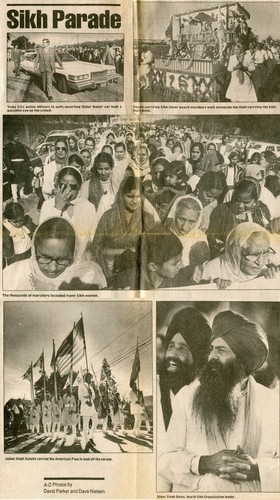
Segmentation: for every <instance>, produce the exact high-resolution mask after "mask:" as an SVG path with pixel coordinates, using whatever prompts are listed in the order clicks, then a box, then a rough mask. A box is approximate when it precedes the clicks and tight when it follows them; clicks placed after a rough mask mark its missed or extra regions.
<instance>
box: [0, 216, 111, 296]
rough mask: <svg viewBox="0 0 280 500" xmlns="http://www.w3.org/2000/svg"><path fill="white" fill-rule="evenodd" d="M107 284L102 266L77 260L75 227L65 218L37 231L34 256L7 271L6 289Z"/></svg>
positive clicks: (43, 226) (51, 222) (60, 218)
mask: <svg viewBox="0 0 280 500" xmlns="http://www.w3.org/2000/svg"><path fill="white" fill-rule="evenodd" d="M105 287H106V280H105V277H104V274H103V272H102V270H101V268H100V267H99V266H98V265H97V264H95V263H94V262H84V261H83V262H81V261H79V262H77V259H76V236H75V231H74V229H73V226H72V225H71V223H70V222H68V221H67V220H65V219H64V218H62V217H52V218H50V219H47V220H45V221H44V222H43V223H42V224H41V225H40V226H39V227H38V228H37V230H36V232H35V234H34V238H33V242H32V249H31V257H30V259H26V260H22V261H19V262H15V263H14V264H12V265H11V266H8V267H6V268H5V269H4V271H3V289H4V290H45V291H46V290H65V289H69V290H71V289H72V290H75V289H79V290H83V289H99V288H105Z"/></svg>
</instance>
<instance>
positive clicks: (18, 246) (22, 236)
mask: <svg viewBox="0 0 280 500" xmlns="http://www.w3.org/2000/svg"><path fill="white" fill-rule="evenodd" d="M35 229H36V225H35V224H34V222H33V221H32V219H31V217H30V216H29V215H25V214H24V210H23V208H22V206H21V205H20V204H19V203H8V205H6V208H5V211H4V214H3V268H4V267H6V266H8V265H10V264H13V263H14V262H17V261H19V260H24V259H29V257H30V256H31V240H32V236H33V233H34V231H35Z"/></svg>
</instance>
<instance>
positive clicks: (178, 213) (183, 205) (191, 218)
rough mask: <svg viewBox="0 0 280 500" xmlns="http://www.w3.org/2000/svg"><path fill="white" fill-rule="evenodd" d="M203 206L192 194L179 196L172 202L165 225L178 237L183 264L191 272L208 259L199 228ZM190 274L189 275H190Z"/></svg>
mask: <svg viewBox="0 0 280 500" xmlns="http://www.w3.org/2000/svg"><path fill="white" fill-rule="evenodd" d="M202 211H203V207H202V204H201V203H200V201H199V200H198V199H196V198H194V197H193V196H190V195H187V196H179V197H178V198H177V199H176V200H175V203H174V204H173V206H172V208H171V210H170V213H169V216H168V218H167V220H166V226H167V227H168V228H169V229H170V230H171V231H172V232H173V233H174V234H176V236H178V238H179V239H180V241H181V243H182V245H183V254H182V263H183V266H184V267H185V268H186V267H188V270H189V271H190V272H191V274H192V272H193V270H194V268H195V267H196V266H197V265H199V264H202V263H203V262H205V261H207V260H209V249H208V242H207V237H206V234H205V233H203V232H202V231H201V230H200V229H199V226H200V223H201V219H202ZM191 274H190V275H191Z"/></svg>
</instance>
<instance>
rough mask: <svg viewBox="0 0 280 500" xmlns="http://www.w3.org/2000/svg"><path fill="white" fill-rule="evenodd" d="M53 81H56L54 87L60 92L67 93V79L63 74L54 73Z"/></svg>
mask: <svg viewBox="0 0 280 500" xmlns="http://www.w3.org/2000/svg"><path fill="white" fill-rule="evenodd" d="M55 83H56V88H57V90H58V92H60V93H61V94H67V91H68V86H67V80H66V78H65V76H63V75H56V76H55Z"/></svg>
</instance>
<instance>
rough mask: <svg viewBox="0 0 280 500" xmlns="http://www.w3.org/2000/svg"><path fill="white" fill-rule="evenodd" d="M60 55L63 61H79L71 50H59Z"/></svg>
mask: <svg viewBox="0 0 280 500" xmlns="http://www.w3.org/2000/svg"><path fill="white" fill-rule="evenodd" d="M58 55H59V57H60V59H61V60H62V62H72V61H77V59H76V58H75V57H73V56H72V55H71V54H69V52H58Z"/></svg>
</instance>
